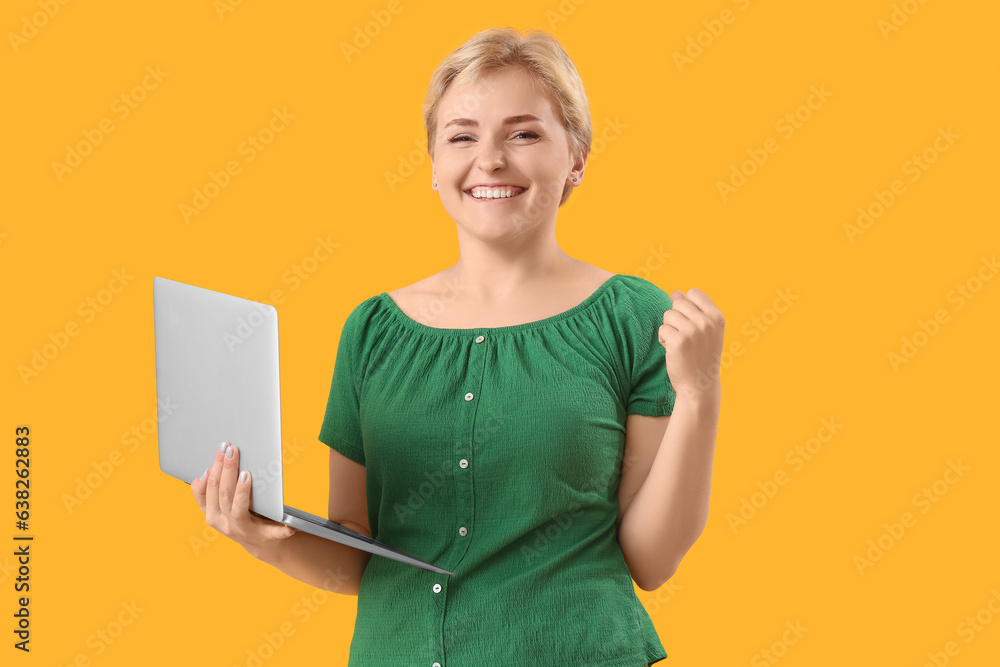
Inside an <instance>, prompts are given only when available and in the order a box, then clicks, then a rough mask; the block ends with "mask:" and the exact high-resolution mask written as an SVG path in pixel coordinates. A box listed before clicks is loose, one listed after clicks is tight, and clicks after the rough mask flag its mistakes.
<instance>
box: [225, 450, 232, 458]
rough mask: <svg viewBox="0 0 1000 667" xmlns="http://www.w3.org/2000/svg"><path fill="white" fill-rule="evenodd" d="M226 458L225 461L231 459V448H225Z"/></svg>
mask: <svg viewBox="0 0 1000 667" xmlns="http://www.w3.org/2000/svg"><path fill="white" fill-rule="evenodd" d="M226 458H227V459H231V458H233V448H232V447H226Z"/></svg>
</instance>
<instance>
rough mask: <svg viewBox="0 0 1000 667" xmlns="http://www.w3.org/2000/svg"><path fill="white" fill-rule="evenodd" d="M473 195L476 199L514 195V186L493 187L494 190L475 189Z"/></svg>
mask: <svg viewBox="0 0 1000 667" xmlns="http://www.w3.org/2000/svg"><path fill="white" fill-rule="evenodd" d="M472 196H473V197H475V198H476V199H500V198H508V197H513V196H515V195H514V190H513V188H493V189H492V190H483V189H473V190H472Z"/></svg>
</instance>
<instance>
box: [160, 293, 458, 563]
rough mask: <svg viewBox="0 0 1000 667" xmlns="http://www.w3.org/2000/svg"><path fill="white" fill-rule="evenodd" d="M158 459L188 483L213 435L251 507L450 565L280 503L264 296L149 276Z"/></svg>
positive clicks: (358, 543) (272, 359)
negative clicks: (224, 447)
mask: <svg viewBox="0 0 1000 667" xmlns="http://www.w3.org/2000/svg"><path fill="white" fill-rule="evenodd" d="M153 318H154V328H155V332H154V333H155V347H156V398H157V402H158V403H159V404H161V405H163V404H168V403H169V404H170V405H173V406H176V408H175V409H174V410H172V411H169V413H168V411H163V412H164V413H165V415H164V416H163V417H162V418H161V417H159V415H160V413H161V411H159V410H158V411H157V421H158V424H157V426H158V431H159V443H158V448H159V453H160V469H161V470H162V471H163V472H165V473H167V474H168V475H172V476H174V477H176V478H178V479H180V480H183V481H184V482H186V483H188V484H190V483H191V482H192V481H194V479H195V478H197V477H200V476H201V474H202V473H203V472H204V471H205V468H206V467H209V466H210V465H211V463H212V461H213V460H214V458H215V450H216V448H218V446H219V443H220V442H223V441H225V442H229V443H230V444H233V445H235V446H236V447H238V448H239V450H240V468H241V469H246V470H249V471H250V475H251V479H252V480H253V486H252V487H251V507H252V508H253V509H251V512H252V513H254V514H256V515H258V516H262V517H267V518H268V519H273V520H274V521H280V522H281V523H284V524H286V525H289V526H292V527H293V528H295V529H297V530H303V531H305V532H307V533H311V534H313V535H317V536H319V537H323V538H326V539H328V540H333V541H334V542H339V543H340V544H346V545H347V546H349V547H354V548H355V549H361V550H362V551H368V552H370V553H373V554H376V555H379V556H385V557H386V558H391V559H393V560H398V561H400V562H402V563H408V564H410V565H414V566H416V567H419V568H421V569H423V570H428V571H430V572H438V573H440V574H454V573H453V572H449V571H448V570H444V569H442V568H440V567H437V566H435V565H432V564H430V563H427V562H425V561H422V560H420V559H419V558H414V557H413V556H411V555H409V554H406V553H403V552H402V551H398V550H397V549H393V548H392V547H390V546H389V545H387V544H383V543H382V542H379V541H377V540H373V539H372V538H370V537H368V536H367V535H362V534H361V533H358V532H357V531H354V530H351V529H350V528H346V527H344V526H341V525H340V524H338V523H335V522H333V521H330V520H328V519H324V518H322V517H319V516H316V515H314V514H310V513H308V512H303V511H302V510H300V509H296V508H294V507H289V506H288V505H285V504H284V499H283V495H282V472H281V401H280V399H281V392H280V384H279V377H278V312H277V311H276V310H275V309H274V307H273V306H270V305H267V304H263V303H258V302H256V301H250V300H248V299H241V298H239V297H235V296H230V295H228V294H223V293H221V292H213V291H212V290H208V289H204V288H201V287H195V286H194V285H188V284H185V283H181V282H177V281H176V280H169V279H167V278H162V277H160V276H156V277H154V278H153Z"/></svg>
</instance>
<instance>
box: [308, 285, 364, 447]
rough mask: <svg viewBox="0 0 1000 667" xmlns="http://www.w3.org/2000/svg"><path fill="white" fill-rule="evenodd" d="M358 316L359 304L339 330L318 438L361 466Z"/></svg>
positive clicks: (359, 316)
mask: <svg viewBox="0 0 1000 667" xmlns="http://www.w3.org/2000/svg"><path fill="white" fill-rule="evenodd" d="M362 305H364V304H362ZM361 316H362V312H361V306H358V307H357V308H355V309H354V310H353V311H352V312H351V314H350V315H348V316H347V320H346V321H345V322H344V326H343V329H342V330H341V333H340V341H339V342H338V344H337V358H336V361H334V366H333V381H332V382H331V383H330V396H329V398H328V399H327V402H326V415H325V416H324V417H323V425H322V426H321V427H320V431H319V440H320V442H322V443H323V444H325V445H328V446H329V447H332V448H333V449H335V450H337V451H338V452H340V453H341V454H343V455H344V456H346V457H347V458H349V459H351V460H352V461H355V462H357V463H360V464H361V465H364V464H365V450H364V446H363V443H362V440H361V377H362V376H361V373H360V371H359V369H360V363H359V359H360V358H361V345H360V343H361V341H360V336H359V335H358V330H359V328H360V325H361V322H360V320H361Z"/></svg>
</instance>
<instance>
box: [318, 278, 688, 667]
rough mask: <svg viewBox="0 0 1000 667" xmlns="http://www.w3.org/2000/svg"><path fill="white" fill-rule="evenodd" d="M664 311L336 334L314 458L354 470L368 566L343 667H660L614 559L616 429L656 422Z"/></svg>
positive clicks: (377, 317)
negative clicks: (340, 459)
mask: <svg viewBox="0 0 1000 667" xmlns="http://www.w3.org/2000/svg"><path fill="white" fill-rule="evenodd" d="M670 307H671V301H670V297H669V296H668V295H667V293H666V292H664V291H663V290H662V289H660V288H659V287H657V286H656V285H654V284H653V283H651V282H649V281H647V280H645V279H643V278H639V277H637V276H631V275H625V274H615V275H613V276H612V277H610V278H608V280H607V281H606V282H605V283H603V284H602V285H601V286H600V287H599V288H598V289H597V290H596V291H595V292H593V293H592V294H591V295H590V296H589V297H587V298H586V299H585V300H584V301H583V302H582V303H580V304H578V305H576V306H574V307H573V308H570V309H569V310H567V311H565V312H563V313H560V314H558V315H553V316H552V317H547V318H545V319H541V320H536V321H534V322H527V323H524V324H515V325H513V326H505V327H492V328H491V327H477V328H473V329H442V328H437V327H430V326H427V325H425V324H421V323H419V322H417V321H415V320H413V319H411V318H410V317H408V316H407V315H406V314H404V313H403V311H401V310H400V309H399V307H398V306H397V305H396V304H395V302H394V301H393V300H392V298H391V297H390V296H389V295H388V294H387V293H385V292H382V293H381V294H379V295H376V296H372V297H370V298H368V299H366V300H365V301H363V302H362V303H361V304H360V305H358V306H357V307H355V308H354V310H353V311H352V312H351V313H350V315H349V316H348V317H347V320H346V321H345V323H344V327H343V331H342V333H341V336H340V342H339V344H338V348H337V356H336V363H335V366H334V371H333V381H332V385H331V388H330V396H329V400H328V404H327V407H326V415H325V417H324V419H323V425H322V428H321V429H320V434H319V439H320V440H321V441H322V442H323V443H325V444H327V445H329V446H330V447H332V448H334V449H336V450H337V451H338V452H340V453H342V454H343V455H344V456H346V457H348V458H350V459H352V460H354V461H357V462H358V463H361V464H362V465H364V466H365V467H366V475H367V481H366V489H367V496H368V521H369V526H370V528H371V531H372V537H373V538H374V539H376V540H379V541H381V542H385V543H386V544H388V545H390V546H392V547H395V548H396V549H400V550H402V551H404V552H406V553H409V554H412V555H413V556H416V557H417V558H420V559H422V560H425V561H428V562H430V563H434V564H435V565H437V566H439V567H442V568H445V569H447V570H450V571H452V572H454V575H451V576H449V575H446V574H437V573H434V572H428V571H426V570H421V569H419V568H416V567H414V566H412V565H407V564H404V563H400V562H398V561H395V560H391V559H389V558H383V557H380V556H374V555H373V556H372V558H371V560H370V561H369V562H368V566H367V568H366V569H365V572H364V575H363V576H362V579H361V583H360V589H359V592H358V608H357V618H356V621H355V627H354V637H353V639H352V641H351V648H350V662H349V664H350V665H351V666H352V667H355V666H357V667H402V666H404V665H406V666H409V665H414V666H415V667H483V666H484V665H489V666H491V667H499V666H506V665H518V666H521V665H529V666H530V667H545V666H548V665H553V666H554V665H559V666H560V667H562V666H567V665H571V666H572V667H584V666H586V667H643V665H645V664H646V663H654V662H657V661H658V660H662V659H663V658H665V657H667V654H666V651H665V650H664V648H663V645H662V644H661V643H660V640H659V637H658V636H657V633H656V629H655V628H654V627H653V623H652V621H651V620H650V618H649V615H648V614H647V613H646V610H645V608H644V607H643V606H642V603H641V602H640V601H639V599H638V597H637V596H636V594H635V588H634V585H633V583H632V578H631V575H630V574H629V570H628V567H627V566H626V564H625V559H624V557H623V555H622V551H621V547H620V546H619V544H618V540H617V534H616V530H615V520H616V518H617V514H618V496H617V492H618V483H619V481H620V479H621V467H622V466H621V463H622V458H623V451H624V444H625V415H629V414H640V415H649V416H654V417H656V416H663V415H669V414H671V412H672V411H673V406H674V400H675V393H674V390H673V387H672V386H671V384H670V379H669V378H668V376H667V370H666V357H665V351H664V349H663V346H662V345H661V344H660V342H659V339H658V336H657V334H658V329H659V327H660V326H661V325H662V324H663V313H664V311H666V310H669V309H670Z"/></svg>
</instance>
